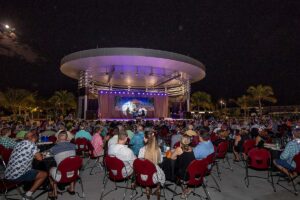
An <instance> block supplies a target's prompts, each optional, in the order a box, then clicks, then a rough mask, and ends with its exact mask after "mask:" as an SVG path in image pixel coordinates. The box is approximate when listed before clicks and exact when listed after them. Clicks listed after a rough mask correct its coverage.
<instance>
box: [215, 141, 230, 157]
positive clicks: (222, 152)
mask: <svg viewBox="0 0 300 200" xmlns="http://www.w3.org/2000/svg"><path fill="white" fill-rule="evenodd" d="M228 146H229V143H228V141H223V142H221V143H220V144H219V145H218V146H217V149H216V157H217V158H221V159H222V158H225V156H226V154H227V151H228Z"/></svg>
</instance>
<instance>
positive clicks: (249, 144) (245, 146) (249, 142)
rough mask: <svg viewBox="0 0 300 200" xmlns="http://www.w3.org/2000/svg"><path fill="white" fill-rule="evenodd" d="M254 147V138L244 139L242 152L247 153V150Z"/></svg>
mask: <svg viewBox="0 0 300 200" xmlns="http://www.w3.org/2000/svg"><path fill="white" fill-rule="evenodd" d="M254 147H255V140H252V139H249V140H245V141H244V143H243V152H244V153H245V154H248V152H249V151H250V150H251V149H253V148H254Z"/></svg>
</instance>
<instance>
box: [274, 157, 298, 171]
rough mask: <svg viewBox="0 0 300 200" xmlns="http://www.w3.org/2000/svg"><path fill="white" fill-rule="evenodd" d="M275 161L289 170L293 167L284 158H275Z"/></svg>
mask: <svg viewBox="0 0 300 200" xmlns="http://www.w3.org/2000/svg"><path fill="white" fill-rule="evenodd" d="M275 163H276V164H277V165H280V166H281V167H283V168H286V169H287V170H289V171H293V170H294V169H295V168H294V167H293V166H292V165H290V164H289V163H288V162H287V161H286V160H281V159H276V160H275Z"/></svg>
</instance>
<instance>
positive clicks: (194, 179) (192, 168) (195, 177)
mask: <svg viewBox="0 0 300 200" xmlns="http://www.w3.org/2000/svg"><path fill="white" fill-rule="evenodd" d="M207 173H208V162H207V160H205V159H203V160H194V161H192V162H191V163H190V164H189V166H188V167H187V169H186V173H185V178H184V179H180V178H179V177H177V183H179V184H181V185H182V186H183V188H184V189H186V188H187V186H189V187H194V189H195V188H196V187H200V186H201V187H202V188H203V190H204V192H205V194H206V197H207V199H209V200H210V199H211V198H210V196H209V193H208V191H207V189H206V187H207V186H206V183H205V181H204V177H205V176H206V174H207ZM185 180H186V181H185ZM176 188H177V184H176V186H175V191H176ZM194 191H195V190H193V191H192V194H193V195H195V196H198V197H200V198H202V196H201V195H199V194H197V193H195V192H194ZM181 194H182V193H179V194H173V197H172V199H174V197H175V196H177V195H181Z"/></svg>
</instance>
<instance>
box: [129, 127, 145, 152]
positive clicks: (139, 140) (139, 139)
mask: <svg viewBox="0 0 300 200" xmlns="http://www.w3.org/2000/svg"><path fill="white" fill-rule="evenodd" d="M130 145H131V149H132V151H133V153H134V155H136V156H137V155H139V152H140V149H141V148H142V147H143V146H144V132H138V133H136V134H134V136H133V137H132V138H131V140H130Z"/></svg>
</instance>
